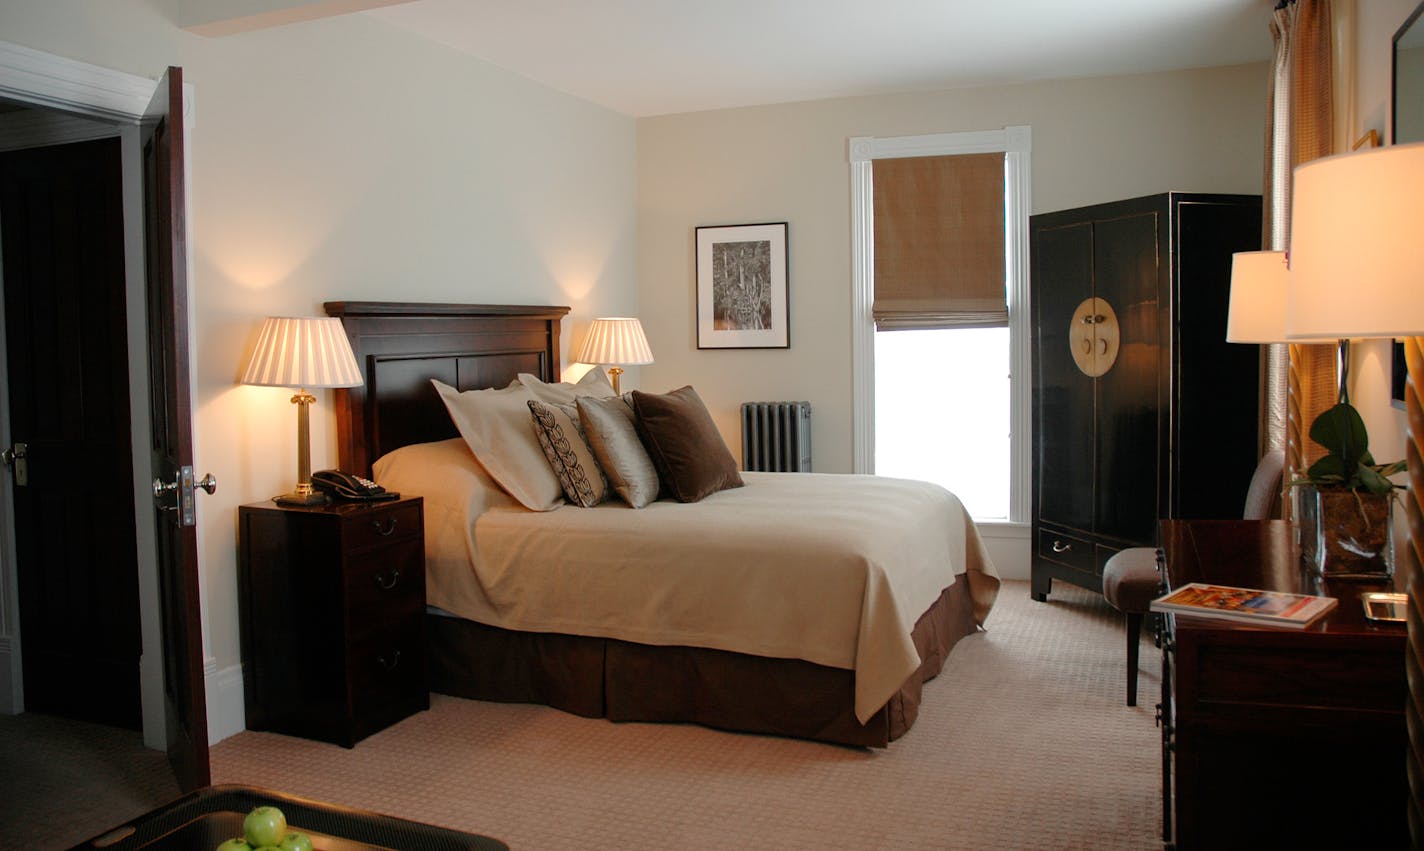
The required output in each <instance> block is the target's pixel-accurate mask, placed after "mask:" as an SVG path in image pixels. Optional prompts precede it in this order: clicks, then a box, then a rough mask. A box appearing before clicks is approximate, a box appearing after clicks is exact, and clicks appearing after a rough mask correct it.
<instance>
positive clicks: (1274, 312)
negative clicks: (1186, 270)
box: [1226, 251, 1335, 343]
mask: <svg viewBox="0 0 1424 851" xmlns="http://www.w3.org/2000/svg"><path fill="white" fill-rule="evenodd" d="M1289 288H1290V270H1289V269H1288V268H1287V267H1286V253H1285V252H1284V251H1241V252H1238V253H1236V254H1233V255H1231V301H1230V305H1229V307H1228V309H1227V314H1226V342H1228V343H1284V342H1287V340H1288V338H1287V337H1286V300H1287V293H1288V291H1289ZM1292 342H1297V343H1310V342H1315V343H1334V342H1335V338H1334V337H1321V338H1319V339H1314V340H1302V339H1297V340H1294V341H1292Z"/></svg>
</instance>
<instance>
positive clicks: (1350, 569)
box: [1291, 401, 1406, 579]
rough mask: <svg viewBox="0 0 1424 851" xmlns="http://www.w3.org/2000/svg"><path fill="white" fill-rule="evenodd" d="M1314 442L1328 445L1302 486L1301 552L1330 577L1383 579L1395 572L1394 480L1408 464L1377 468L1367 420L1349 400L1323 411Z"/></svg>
mask: <svg viewBox="0 0 1424 851" xmlns="http://www.w3.org/2000/svg"><path fill="white" fill-rule="evenodd" d="M1310 439H1311V440H1313V441H1315V442H1316V443H1318V444H1320V445H1321V446H1323V447H1325V448H1326V450H1327V452H1326V454H1325V456H1324V457H1322V458H1320V460H1318V461H1316V462H1315V463H1314V464H1312V465H1310V469H1308V470H1306V473H1305V478H1304V479H1299V480H1296V481H1293V482H1291V484H1292V485H1300V486H1302V492H1301V501H1300V529H1301V550H1302V554H1303V555H1305V556H1306V557H1307V558H1309V559H1311V560H1312V561H1313V562H1314V564H1315V566H1316V569H1317V570H1318V571H1319V573H1320V575H1321V576H1322V577H1324V578H1327V579H1354V578H1362V579H1380V578H1383V577H1388V576H1389V575H1390V573H1391V570H1392V558H1391V553H1390V547H1391V544H1392V534H1391V529H1392V526H1393V524H1392V523H1391V518H1390V513H1391V508H1392V506H1393V492H1394V488H1395V485H1394V484H1393V483H1391V482H1390V480H1389V477H1390V476H1392V475H1394V474H1395V473H1399V472H1401V471H1403V470H1404V469H1405V466H1406V462H1404V461H1395V462H1394V463H1391V464H1376V463H1375V459H1374V457H1373V456H1372V455H1370V449H1369V443H1370V440H1369V435H1368V433H1367V432H1366V431H1365V422H1364V420H1363V419H1361V418H1360V413H1359V411H1356V410H1355V409H1354V407H1353V406H1351V405H1350V403H1349V402H1348V401H1341V402H1339V403H1338V404H1336V405H1335V406H1334V407H1332V408H1330V409H1329V410H1327V411H1325V412H1324V413H1322V414H1321V415H1320V416H1319V417H1317V418H1316V420H1315V422H1314V423H1312V424H1311V426H1310Z"/></svg>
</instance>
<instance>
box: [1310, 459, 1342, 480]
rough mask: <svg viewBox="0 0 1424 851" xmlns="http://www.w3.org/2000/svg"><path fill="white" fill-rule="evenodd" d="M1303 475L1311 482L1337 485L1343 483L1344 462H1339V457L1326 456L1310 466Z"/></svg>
mask: <svg viewBox="0 0 1424 851" xmlns="http://www.w3.org/2000/svg"><path fill="white" fill-rule="evenodd" d="M1305 474H1306V476H1308V477H1309V478H1310V480H1311V481H1312V482H1325V483H1327V484H1339V483H1340V482H1343V481H1345V462H1343V461H1341V460H1340V456H1339V455H1326V456H1324V457H1323V458H1321V459H1320V460H1319V461H1316V462H1315V463H1314V464H1311V465H1310V469H1309V470H1306V471H1305Z"/></svg>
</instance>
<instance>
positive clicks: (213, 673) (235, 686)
mask: <svg viewBox="0 0 1424 851" xmlns="http://www.w3.org/2000/svg"><path fill="white" fill-rule="evenodd" d="M203 678H204V679H205V680H206V690H207V700H208V744H210V745H215V744H217V743H218V742H221V741H222V740H223V739H226V738H227V737H228V736H235V735H237V734H238V733H241V732H242V731H243V730H246V729H247V713H246V712H245V711H244V710H243V693H242V665H241V664H237V665H230V666H228V667H226V668H223V669H222V670H217V666H216V663H214V662H212V661H211V660H209V662H208V664H207V665H205V666H204V667H203Z"/></svg>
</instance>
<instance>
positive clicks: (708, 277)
mask: <svg viewBox="0 0 1424 851" xmlns="http://www.w3.org/2000/svg"><path fill="white" fill-rule="evenodd" d="M787 273H788V265H787V259H786V222H772V223H768V224H759V225H723V226H718V227H699V228H697V348H699V349H785V348H788V347H789V346H790V345H791V343H790V339H789V336H788V334H787V315H786V307H787V305H786V279H787Z"/></svg>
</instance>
